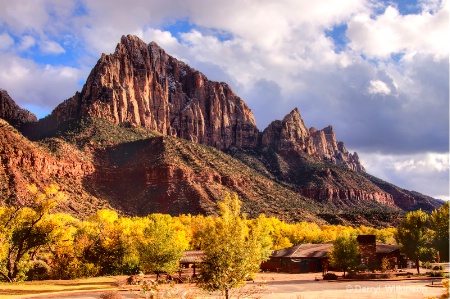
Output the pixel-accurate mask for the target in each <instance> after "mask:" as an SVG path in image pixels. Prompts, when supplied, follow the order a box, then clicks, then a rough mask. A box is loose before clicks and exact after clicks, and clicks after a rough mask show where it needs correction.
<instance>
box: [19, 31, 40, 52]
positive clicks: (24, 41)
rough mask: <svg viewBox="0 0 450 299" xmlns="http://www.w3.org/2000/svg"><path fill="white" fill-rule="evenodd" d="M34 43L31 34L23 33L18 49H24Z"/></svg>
mask: <svg viewBox="0 0 450 299" xmlns="http://www.w3.org/2000/svg"><path fill="white" fill-rule="evenodd" d="M35 44H36V40H35V38H34V37H32V36H31V35H24V36H22V38H21V40H20V45H19V47H18V48H19V51H25V50H28V49H29V48H31V47H33V46H34V45H35Z"/></svg>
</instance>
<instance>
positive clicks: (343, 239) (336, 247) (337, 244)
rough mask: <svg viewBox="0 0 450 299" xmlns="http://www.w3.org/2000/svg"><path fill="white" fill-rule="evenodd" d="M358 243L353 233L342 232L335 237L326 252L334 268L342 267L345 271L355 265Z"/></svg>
mask: <svg viewBox="0 0 450 299" xmlns="http://www.w3.org/2000/svg"><path fill="white" fill-rule="evenodd" d="M358 254H359V245H358V241H356V236H355V235H350V234H348V233H344V234H342V235H339V236H337V237H336V239H335V240H334V242H333V247H332V248H331V250H330V252H329V253H328V259H329V262H330V265H331V266H333V267H334V268H336V269H342V270H343V271H344V277H345V272H346V271H347V270H348V269H351V268H353V267H356V266H357V265H358V264H359V260H358Z"/></svg>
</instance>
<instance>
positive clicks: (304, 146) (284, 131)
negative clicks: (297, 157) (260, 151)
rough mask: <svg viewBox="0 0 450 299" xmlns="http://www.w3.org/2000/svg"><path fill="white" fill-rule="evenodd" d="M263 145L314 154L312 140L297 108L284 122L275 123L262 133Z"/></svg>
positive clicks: (277, 121)
mask: <svg viewBox="0 0 450 299" xmlns="http://www.w3.org/2000/svg"><path fill="white" fill-rule="evenodd" d="M261 144H262V146H263V147H271V148H273V149H275V150H298V151H303V152H305V153H307V154H313V153H314V152H315V151H314V147H313V143H312V139H311V138H310V134H309V131H308V129H307V128H306V126H305V124H304V123H303V119H302V118H301V116H300V112H299V111H298V109H297V108H295V109H294V110H292V112H291V113H289V114H288V115H286V116H285V117H284V119H283V120H282V121H279V120H276V121H273V122H272V123H271V124H270V125H269V126H268V127H267V128H266V129H265V130H264V132H263V133H262V137H261Z"/></svg>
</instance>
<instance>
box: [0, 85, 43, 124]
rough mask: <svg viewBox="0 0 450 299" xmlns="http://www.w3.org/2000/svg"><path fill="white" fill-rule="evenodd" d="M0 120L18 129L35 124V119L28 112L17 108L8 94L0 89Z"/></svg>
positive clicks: (34, 116)
mask: <svg viewBox="0 0 450 299" xmlns="http://www.w3.org/2000/svg"><path fill="white" fill-rule="evenodd" d="M0 118H2V119H4V120H6V121H7V122H9V123H12V124H14V126H16V127H20V126H21V125H22V124H24V123H30V122H31V123H33V122H37V117H36V115H34V114H33V113H31V112H30V111H28V110H26V109H22V108H20V107H19V106H17V104H16V102H14V100H13V99H12V98H11V97H10V96H9V94H8V92H7V91H6V90H4V89H1V88H0Z"/></svg>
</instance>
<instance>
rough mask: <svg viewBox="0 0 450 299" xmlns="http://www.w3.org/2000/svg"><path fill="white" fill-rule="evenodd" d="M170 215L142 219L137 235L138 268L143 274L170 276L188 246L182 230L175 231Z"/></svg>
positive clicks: (154, 215)
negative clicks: (166, 274)
mask: <svg viewBox="0 0 450 299" xmlns="http://www.w3.org/2000/svg"><path fill="white" fill-rule="evenodd" d="M173 225H174V222H173V221H172V217H171V216H170V215H165V214H151V215H149V216H148V217H146V218H144V219H143V221H142V223H141V230H140V232H139V233H138V234H137V248H138V252H139V256H140V267H141V269H142V270H144V271H145V272H153V273H156V275H157V279H158V278H159V274H160V273H169V274H172V273H174V272H176V271H177V270H178V265H179V261H180V258H181V257H182V255H183V252H184V250H186V249H187V248H188V246H189V241H188V239H187V237H186V232H185V231H184V230H176V229H175V228H174V227H173Z"/></svg>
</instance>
